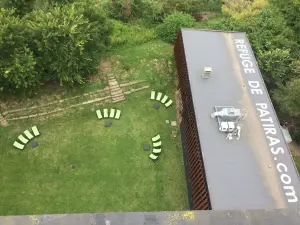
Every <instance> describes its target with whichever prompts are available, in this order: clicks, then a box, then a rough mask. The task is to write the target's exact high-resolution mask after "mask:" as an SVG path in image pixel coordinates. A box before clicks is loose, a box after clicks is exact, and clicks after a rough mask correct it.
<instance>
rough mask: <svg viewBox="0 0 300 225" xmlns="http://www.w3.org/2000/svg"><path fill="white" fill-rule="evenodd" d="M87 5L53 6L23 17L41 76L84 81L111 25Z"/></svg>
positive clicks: (102, 48)
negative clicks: (46, 10) (48, 11)
mask: <svg viewBox="0 0 300 225" xmlns="http://www.w3.org/2000/svg"><path fill="white" fill-rule="evenodd" d="M86 6H87V5H82V4H72V5H64V6H61V7H54V8H52V9H51V10H50V13H45V12H44V11H41V10H40V11H34V12H33V13H32V14H30V15H28V16H27V17H26V23H27V25H28V27H29V29H30V34H28V35H31V37H30V39H31V40H33V42H32V43H31V46H32V49H33V51H34V53H35V55H36V58H37V62H38V64H37V68H38V71H39V72H40V74H41V76H42V79H43V80H57V81H59V82H60V84H61V85H63V84H74V83H84V79H85V78H86V77H87V76H88V75H89V74H91V73H93V72H95V68H96V66H97V65H98V63H99V60H100V56H101V54H102V53H103V51H104V50H105V48H106V45H107V44H108V43H109V40H108V35H109V34H110V26H109V24H108V23H107V22H106V20H105V18H104V17H102V16H101V12H96V9H93V8H92V7H86Z"/></svg>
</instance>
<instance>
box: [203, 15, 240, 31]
mask: <svg viewBox="0 0 300 225" xmlns="http://www.w3.org/2000/svg"><path fill="white" fill-rule="evenodd" d="M242 24H243V22H242V21H240V20H235V19H232V18H231V17H223V18H221V19H218V20H216V21H213V22H211V23H209V24H208V26H207V27H205V28H207V29H212V30H222V31H242V27H243V25H242Z"/></svg>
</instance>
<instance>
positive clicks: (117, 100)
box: [112, 98, 125, 103]
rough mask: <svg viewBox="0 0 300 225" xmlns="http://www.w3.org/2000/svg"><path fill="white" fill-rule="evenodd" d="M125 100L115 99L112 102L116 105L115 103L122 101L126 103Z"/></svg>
mask: <svg viewBox="0 0 300 225" xmlns="http://www.w3.org/2000/svg"><path fill="white" fill-rule="evenodd" d="M124 100H125V98H116V99H113V100H112V102H113V103H115V102H120V101H124Z"/></svg>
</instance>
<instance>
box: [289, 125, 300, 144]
mask: <svg viewBox="0 0 300 225" xmlns="http://www.w3.org/2000/svg"><path fill="white" fill-rule="evenodd" d="M291 137H292V139H293V141H295V142H296V143H297V144H298V145H299V144H300V127H296V128H295V129H294V130H293V131H291Z"/></svg>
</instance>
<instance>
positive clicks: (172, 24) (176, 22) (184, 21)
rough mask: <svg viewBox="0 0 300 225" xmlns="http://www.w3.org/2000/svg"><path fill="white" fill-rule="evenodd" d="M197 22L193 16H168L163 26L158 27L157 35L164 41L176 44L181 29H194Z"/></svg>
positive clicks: (177, 13)
mask: <svg viewBox="0 0 300 225" xmlns="http://www.w3.org/2000/svg"><path fill="white" fill-rule="evenodd" d="M195 22H196V21H195V19H194V18H193V17H192V16H191V15H189V14H185V13H181V12H175V13H173V14H170V15H169V16H167V17H166V19H165V20H164V22H163V24H161V25H159V26H158V28H157V34H158V36H159V37H160V38H161V39H162V40H163V41H165V42H169V43H174V41H175V40H176V34H177V32H179V31H180V28H182V27H185V28H189V27H193V26H194V25H195Z"/></svg>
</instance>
